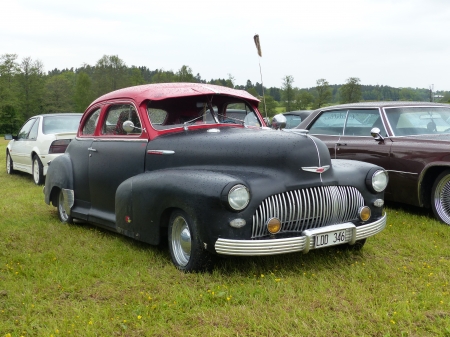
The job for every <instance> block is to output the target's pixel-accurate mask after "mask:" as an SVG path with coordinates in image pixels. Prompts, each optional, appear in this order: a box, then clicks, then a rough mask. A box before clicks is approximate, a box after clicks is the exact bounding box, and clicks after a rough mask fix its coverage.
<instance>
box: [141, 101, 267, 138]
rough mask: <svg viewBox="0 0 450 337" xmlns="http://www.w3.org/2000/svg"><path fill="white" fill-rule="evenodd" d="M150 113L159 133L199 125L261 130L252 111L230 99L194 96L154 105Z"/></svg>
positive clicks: (150, 107) (149, 103)
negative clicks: (222, 125) (233, 125)
mask: <svg viewBox="0 0 450 337" xmlns="http://www.w3.org/2000/svg"><path fill="white" fill-rule="evenodd" d="M147 113H148V117H149V119H150V122H151V124H152V126H153V127H154V128H155V129H156V130H167V129H172V128H176V127H183V126H189V125H199V124H213V125H217V124H238V125H243V126H250V127H260V126H261V122H260V120H259V118H258V115H257V113H256V112H255V111H254V110H253V109H252V107H251V106H250V105H249V104H248V103H246V102H244V101H242V100H239V99H236V98H234V97H229V96H220V97H212V96H192V97H177V98H169V99H164V100H160V101H150V102H148V104H147Z"/></svg>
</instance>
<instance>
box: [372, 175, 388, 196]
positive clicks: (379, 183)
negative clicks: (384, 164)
mask: <svg viewBox="0 0 450 337" xmlns="http://www.w3.org/2000/svg"><path fill="white" fill-rule="evenodd" d="M388 182H389V176H388V173H387V172H386V171H385V170H378V171H375V173H374V174H373V175H372V188H373V189H374V190H375V191H376V192H383V191H384V190H385V189H386V186H387V184H388Z"/></svg>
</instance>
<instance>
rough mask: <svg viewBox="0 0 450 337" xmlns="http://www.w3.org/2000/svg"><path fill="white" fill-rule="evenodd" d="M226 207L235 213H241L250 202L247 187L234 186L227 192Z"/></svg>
mask: <svg viewBox="0 0 450 337" xmlns="http://www.w3.org/2000/svg"><path fill="white" fill-rule="evenodd" d="M227 201H228V205H229V206H230V207H231V209H233V210H235V211H242V210H243V209H244V208H245V207H247V205H248V204H249V202H250V190H249V189H248V188H247V186H245V185H242V184H236V185H234V186H233V187H232V188H230V191H229V192H228V197H227Z"/></svg>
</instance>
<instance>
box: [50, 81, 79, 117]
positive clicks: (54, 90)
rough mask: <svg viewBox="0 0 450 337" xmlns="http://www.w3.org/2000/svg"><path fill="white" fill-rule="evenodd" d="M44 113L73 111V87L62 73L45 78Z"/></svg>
mask: <svg viewBox="0 0 450 337" xmlns="http://www.w3.org/2000/svg"><path fill="white" fill-rule="evenodd" d="M45 89H46V93H45V107H46V112H50V113H54V112H70V111H73V106H74V104H73V86H72V83H71V81H70V80H69V79H68V76H66V75H65V74H64V73H62V74H60V75H56V76H51V77H49V78H47V81H46V83H45Z"/></svg>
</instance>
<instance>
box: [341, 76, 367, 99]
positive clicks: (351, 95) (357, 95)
mask: <svg viewBox="0 0 450 337" xmlns="http://www.w3.org/2000/svg"><path fill="white" fill-rule="evenodd" d="M359 83H360V79H359V78H358V77H349V78H348V79H347V82H346V83H345V84H344V85H342V86H341V87H340V88H339V94H340V96H341V103H357V102H359V101H361V98H362V94H361V85H360V84H359Z"/></svg>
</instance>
